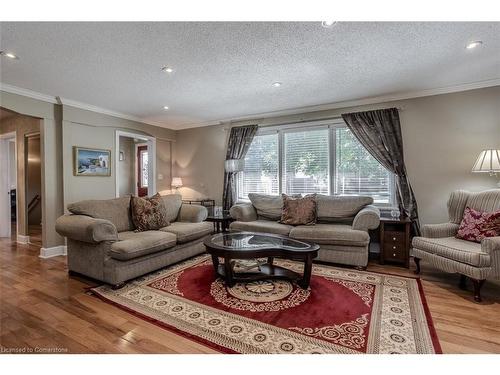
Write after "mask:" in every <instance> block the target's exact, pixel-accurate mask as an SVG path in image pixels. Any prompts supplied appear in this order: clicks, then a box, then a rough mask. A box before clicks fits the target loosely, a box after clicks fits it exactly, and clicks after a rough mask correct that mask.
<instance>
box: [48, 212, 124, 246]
mask: <svg viewBox="0 0 500 375" xmlns="http://www.w3.org/2000/svg"><path fill="white" fill-rule="evenodd" d="M56 231H57V233H59V234H60V235H61V236H64V237H68V238H71V239H72V240H77V241H82V242H88V243H99V242H102V241H117V240H118V232H117V230H116V227H115V226H114V225H113V223H111V222H110V221H109V220H104V219H94V218H92V217H90V216H85V215H63V216H61V217H59V218H58V219H57V220H56Z"/></svg>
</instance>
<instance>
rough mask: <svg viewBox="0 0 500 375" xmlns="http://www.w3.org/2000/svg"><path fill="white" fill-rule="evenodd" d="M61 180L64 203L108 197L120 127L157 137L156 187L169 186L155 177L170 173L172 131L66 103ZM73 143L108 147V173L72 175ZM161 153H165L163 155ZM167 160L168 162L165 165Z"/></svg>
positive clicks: (113, 190) (111, 191)
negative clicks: (106, 175)
mask: <svg viewBox="0 0 500 375" xmlns="http://www.w3.org/2000/svg"><path fill="white" fill-rule="evenodd" d="M62 111H63V112H62V120H63V121H62V123H63V127H62V129H63V139H62V155H63V181H64V207H66V206H67V205H68V204H69V203H73V202H76V201H79V200H83V199H108V198H114V197H115V195H116V179H115V165H116V164H115V163H116V162H117V161H116V160H114V159H115V150H116V147H118V145H115V142H116V131H117V130H123V131H127V132H135V133H139V134H143V135H150V136H153V137H156V138H157V143H156V148H157V150H156V154H157V157H156V163H157V170H156V178H157V179H156V188H157V190H158V191H162V190H168V189H170V180H169V179H167V178H162V179H158V175H159V174H161V175H163V176H165V175H168V176H169V175H170V147H171V146H170V144H171V142H173V141H174V140H175V132H174V131H173V130H170V129H165V128H160V127H156V126H151V125H147V124H143V123H139V122H135V121H130V120H125V119H121V118H118V117H113V116H108V115H104V114H99V113H96V112H91V111H86V110H82V109H78V108H74V107H70V106H63V108H62ZM73 146H82V147H90V148H102V149H107V150H111V176H109V177H92V176H74V175H73ZM165 155H168V157H166V156H165ZM165 163H168V165H165Z"/></svg>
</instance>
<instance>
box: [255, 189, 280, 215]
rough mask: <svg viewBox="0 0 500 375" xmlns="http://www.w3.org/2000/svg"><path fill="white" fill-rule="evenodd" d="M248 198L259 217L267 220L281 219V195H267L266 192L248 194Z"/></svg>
mask: <svg viewBox="0 0 500 375" xmlns="http://www.w3.org/2000/svg"><path fill="white" fill-rule="evenodd" d="M248 199H250V202H252V205H253V206H254V207H255V210H256V211H257V216H258V217H259V218H265V219H269V220H275V221H277V220H279V219H281V211H282V210H283V198H281V195H267V194H256V193H250V194H248Z"/></svg>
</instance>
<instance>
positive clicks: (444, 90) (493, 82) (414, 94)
mask: <svg viewBox="0 0 500 375" xmlns="http://www.w3.org/2000/svg"><path fill="white" fill-rule="evenodd" d="M493 86H500V78H494V79H490V80H485V81H479V82H470V83H464V84H460V85H453V86H444V87H438V88H433V89H426V90H419V91H408V92H404V93H396V94H390V95H381V96H372V97H367V98H362V99H355V100H348V101H342V102H335V103H328V104H320V105H313V106H305V107H299V108H293V109H284V110H279V111H271V112H263V113H255V114H249V115H244V116H239V117H232V118H226V119H222V120H214V121H203V122H197V123H189V124H167V123H164V122H157V121H148V120H144V119H141V118H140V117H136V116H133V115H129V114H126V113H122V112H116V111H112V110H109V109H106V108H102V107H97V106H94V105H91V104H86V103H82V102H78V101H75V100H70V99H66V98H62V97H59V96H51V95H47V94H43V93H40V92H36V91H32V90H28V89H24V88H21V87H17V86H13V85H9V84H5V83H1V82H0V90H1V91H5V92H9V93H12V94H17V95H22V96H26V97H28V98H32V99H37V100H41V101H44V102H48V103H52V104H63V105H67V106H71V107H75V108H79V109H83V110H87V111H92V112H96V113H101V114H104V115H109V116H114V117H118V118H122V119H125V120H131V121H136V122H141V123H143V124H148V125H153V126H158V127H162V128H167V129H172V130H183V129H192V128H200V127H205V126H212V125H220V124H222V123H225V122H237V121H245V120H252V119H262V118H267V117H278V116H288V115H297V114H302V113H309V112H318V111H326V110H332V109H339V108H348V107H357V106H362V105H370V104H379V103H385V102H393V101H397V100H406V99H413V98H421V97H424V96H433V95H442V94H450V93H454V92H461V91H469V90H475V89H481V88H486V87H493Z"/></svg>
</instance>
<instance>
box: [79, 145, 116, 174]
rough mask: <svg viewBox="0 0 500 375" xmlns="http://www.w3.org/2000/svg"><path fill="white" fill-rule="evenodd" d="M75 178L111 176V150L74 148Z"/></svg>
mask: <svg viewBox="0 0 500 375" xmlns="http://www.w3.org/2000/svg"><path fill="white" fill-rule="evenodd" d="M73 174H74V175H75V176H111V150H101V149H96V148H87V147H79V146H73Z"/></svg>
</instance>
